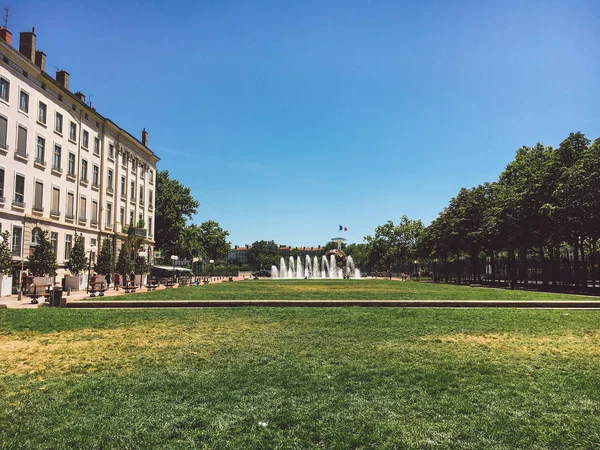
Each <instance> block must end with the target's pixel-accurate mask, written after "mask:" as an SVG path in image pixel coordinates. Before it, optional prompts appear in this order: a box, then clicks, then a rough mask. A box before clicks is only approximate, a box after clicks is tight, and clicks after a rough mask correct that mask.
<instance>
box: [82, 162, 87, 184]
mask: <svg viewBox="0 0 600 450" xmlns="http://www.w3.org/2000/svg"><path fill="white" fill-rule="evenodd" d="M81 179H82V180H83V181H87V179H88V177H87V160H85V159H82V160H81Z"/></svg>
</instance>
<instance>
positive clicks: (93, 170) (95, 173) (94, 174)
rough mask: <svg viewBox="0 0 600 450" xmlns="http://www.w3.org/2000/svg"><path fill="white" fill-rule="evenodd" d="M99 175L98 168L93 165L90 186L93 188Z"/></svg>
mask: <svg viewBox="0 0 600 450" xmlns="http://www.w3.org/2000/svg"><path fill="white" fill-rule="evenodd" d="M99 175H100V168H99V167H98V166H97V165H96V164H94V167H93V168H92V185H93V186H98V184H99V181H98V177H99Z"/></svg>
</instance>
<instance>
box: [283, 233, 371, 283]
mask: <svg viewBox="0 0 600 450" xmlns="http://www.w3.org/2000/svg"><path fill="white" fill-rule="evenodd" d="M345 240H346V239H344V238H333V239H332V241H333V242H336V243H337V245H338V248H337V249H334V250H329V251H328V252H327V253H326V254H325V255H323V256H321V259H319V258H317V257H316V256H315V257H313V259H312V260H311V259H310V256H308V255H306V258H305V260H304V262H303V261H302V258H300V256H297V257H296V259H294V257H293V256H290V257H289V258H288V261H287V264H286V261H285V258H284V257H283V256H282V257H281V259H280V261H279V268H277V266H271V278H278V279H293V278H296V279H303V278H342V279H343V278H360V270H359V269H357V268H356V265H355V264H354V260H353V259H352V256H346V254H345V253H344V252H343V251H342V242H344V241H345Z"/></svg>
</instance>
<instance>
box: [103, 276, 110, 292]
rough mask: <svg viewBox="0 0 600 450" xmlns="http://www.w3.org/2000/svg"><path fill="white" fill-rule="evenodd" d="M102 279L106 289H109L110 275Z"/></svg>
mask: <svg viewBox="0 0 600 450" xmlns="http://www.w3.org/2000/svg"><path fill="white" fill-rule="evenodd" d="M104 279H105V280H106V289H110V279H111V276H110V273H107V274H106V275H105V276H104Z"/></svg>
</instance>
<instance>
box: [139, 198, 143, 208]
mask: <svg viewBox="0 0 600 450" xmlns="http://www.w3.org/2000/svg"><path fill="white" fill-rule="evenodd" d="M140 206H141V207H144V200H142V199H140Z"/></svg>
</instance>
